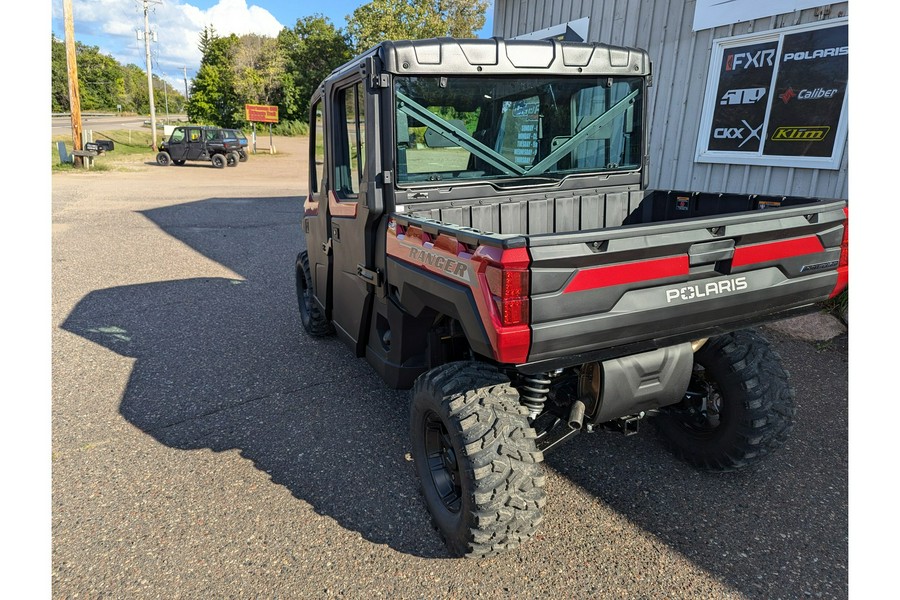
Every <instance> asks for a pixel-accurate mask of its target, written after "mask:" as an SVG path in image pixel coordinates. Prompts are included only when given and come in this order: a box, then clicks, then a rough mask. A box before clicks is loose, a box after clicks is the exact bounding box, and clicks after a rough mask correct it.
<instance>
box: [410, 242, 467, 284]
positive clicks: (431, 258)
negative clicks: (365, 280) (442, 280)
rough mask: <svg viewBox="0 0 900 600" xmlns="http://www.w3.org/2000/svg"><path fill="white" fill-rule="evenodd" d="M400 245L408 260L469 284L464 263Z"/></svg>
mask: <svg viewBox="0 0 900 600" xmlns="http://www.w3.org/2000/svg"><path fill="white" fill-rule="evenodd" d="M400 245H401V246H403V247H404V248H406V249H408V250H409V260H411V261H413V262H418V263H422V264H424V265H429V266H432V267H434V268H435V269H438V270H439V271H443V272H444V274H446V275H449V276H450V277H454V278H456V279H460V280H462V281H465V282H466V283H471V279H470V276H469V265H467V264H466V263H464V262H462V261H459V260H456V259H454V258H450V257H449V256H444V255H442V254H438V253H436V252H431V251H429V250H426V249H425V248H420V247H418V246H410V245H408V244H403V243H401V244H400Z"/></svg>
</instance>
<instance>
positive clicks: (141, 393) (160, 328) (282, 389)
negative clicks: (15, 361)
mask: <svg viewBox="0 0 900 600" xmlns="http://www.w3.org/2000/svg"><path fill="white" fill-rule="evenodd" d="M143 214H144V215H145V216H146V217H147V218H148V219H150V220H151V221H152V222H153V223H155V224H156V225H157V226H159V227H160V228H161V229H162V230H164V231H165V232H166V233H168V234H169V235H172V236H174V237H175V238H177V239H179V240H180V241H182V242H184V243H185V244H187V245H189V246H190V247H192V248H194V249H195V250H197V251H198V252H200V253H201V254H203V255H205V256H207V257H209V258H211V259H213V260H215V261H217V262H218V263H220V264H222V265H225V266H227V267H228V268H230V269H231V270H232V271H234V272H236V273H238V274H240V275H241V277H242V278H243V280H229V279H222V278H203V279H186V280H176V281H160V282H156V283H149V284H143V285H134V286H123V287H117V288H110V289H104V290H97V291H94V292H91V293H90V294H88V295H87V296H85V297H84V298H83V299H82V300H81V301H80V302H79V303H78V305H77V306H76V307H75V309H74V310H73V311H72V313H71V314H70V315H69V316H68V318H67V319H66V321H65V323H64V324H63V328H64V329H65V330H67V331H70V332H73V333H76V334H78V335H80V336H82V337H85V338H87V339H89V340H91V341H93V342H95V343H97V344H100V345H101V346H104V347H106V348H108V349H110V350H113V351H114V352H116V353H118V354H121V355H123V356H128V357H132V358H134V359H136V361H135V364H134V367H133V370H132V373H131V377H130V379H129V382H128V385H127V388H126V391H125V394H124V397H123V398H122V402H121V405H120V412H121V414H122V416H123V417H125V418H126V419H127V420H128V421H129V422H130V423H132V424H133V425H135V426H136V427H138V428H140V429H141V430H142V431H144V432H146V433H148V434H150V435H151V436H153V437H154V438H155V439H157V440H158V441H159V442H161V443H163V444H165V445H166V446H169V447H172V448H179V449H184V450H191V449H199V448H210V449H212V450H214V451H225V450H231V449H238V450H240V452H241V455H242V456H244V457H245V458H248V459H250V460H252V461H253V463H254V465H255V466H256V467H257V468H258V469H260V470H263V471H265V472H266V473H268V474H269V475H270V476H271V478H272V480H273V481H275V482H276V483H279V484H281V485H283V486H285V487H286V488H287V489H289V490H290V491H291V492H292V493H293V494H294V496H296V497H297V498H300V499H302V500H305V501H306V502H308V503H309V504H310V505H311V506H312V507H313V508H314V509H315V510H316V511H317V512H319V513H320V514H323V515H327V516H329V517H331V518H333V519H335V520H336V521H337V522H338V523H340V524H341V525H342V526H343V527H345V528H347V529H349V530H354V531H358V532H360V533H361V534H362V535H363V536H364V537H365V538H366V539H368V540H370V541H373V542H376V543H383V544H389V545H390V546H392V547H393V548H395V549H396V550H399V551H401V552H405V553H410V554H416V555H419V556H445V555H446V551H445V550H444V548H443V546H442V545H441V543H440V542H439V540H437V539H435V538H436V536H429V535H427V533H428V532H430V531H431V529H430V524H429V521H428V516H427V513H426V512H425V510H424V506H423V505H422V504H421V503H420V502H419V499H418V492H417V488H416V481H415V479H414V474H413V471H412V466H411V463H409V462H407V461H406V459H405V454H406V452H407V441H406V440H407V437H408V436H407V428H408V425H407V414H408V405H407V395H406V393H404V392H395V391H393V390H390V389H388V388H387V387H386V386H385V385H384V384H383V383H382V382H381V380H380V379H379V378H378V376H377V375H376V374H375V373H374V371H372V370H371V369H370V368H369V367H368V365H367V364H366V363H365V362H364V361H362V360H358V359H356V358H355V357H354V356H353V355H352V353H351V352H349V351H348V350H347V349H346V347H344V346H343V345H342V344H340V343H339V342H338V341H336V340H334V339H329V340H324V341H323V340H311V339H309V338H308V337H306V336H305V335H304V334H303V331H302V328H301V325H300V320H299V315H298V312H297V300H296V293H295V290H294V263H295V259H296V255H297V252H298V251H299V250H300V248H301V244H302V243H304V242H303V239H302V234H301V233H300V216H301V214H302V200H301V199H299V198H263V199H252V200H241V199H216V198H213V199H208V200H203V201H198V202H193V203H188V204H182V205H178V206H172V207H165V208H160V209H154V210H150V211H146V212H145V213H143ZM423 532H424V533H425V535H423Z"/></svg>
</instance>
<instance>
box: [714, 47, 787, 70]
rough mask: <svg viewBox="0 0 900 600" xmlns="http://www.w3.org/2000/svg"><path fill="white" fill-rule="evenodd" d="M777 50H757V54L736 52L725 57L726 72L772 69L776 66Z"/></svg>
mask: <svg viewBox="0 0 900 600" xmlns="http://www.w3.org/2000/svg"><path fill="white" fill-rule="evenodd" d="M774 58H775V50H774V49H772V50H757V51H756V52H736V53H734V54H729V55H728V56H726V57H725V70H726V71H734V70H737V69H742V68H743V69H750V68H754V69H756V68H758V67H765V66H769V67H771V66H772V65H774V60H773V59H774Z"/></svg>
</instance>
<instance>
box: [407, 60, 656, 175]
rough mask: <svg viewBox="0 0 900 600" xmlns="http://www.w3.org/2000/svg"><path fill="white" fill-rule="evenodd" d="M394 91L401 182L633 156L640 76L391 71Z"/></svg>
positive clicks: (546, 170) (551, 168) (633, 164)
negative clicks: (407, 73)
mask: <svg viewBox="0 0 900 600" xmlns="http://www.w3.org/2000/svg"><path fill="white" fill-rule="evenodd" d="M394 91H395V97H396V101H395V110H396V126H397V137H396V140H397V149H396V152H397V155H396V159H397V181H398V183H400V184H404V183H406V184H409V183H420V182H421V183H427V182H435V181H458V182H462V181H471V180H485V179H488V180H504V179H534V178H539V179H541V180H546V179H551V180H558V179H561V178H563V177H565V176H567V175H571V174H573V173H596V172H602V171H621V170H632V169H637V168H639V167H640V165H641V144H642V141H641V123H642V119H643V116H642V105H643V104H642V98H641V91H642V80H641V78H640V77H628V78H625V77H528V78H495V79H485V78H483V77H397V78H396V79H395V90H394Z"/></svg>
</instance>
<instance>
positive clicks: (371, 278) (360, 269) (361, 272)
mask: <svg viewBox="0 0 900 600" xmlns="http://www.w3.org/2000/svg"><path fill="white" fill-rule="evenodd" d="M356 274H357V275H358V276H359V278H360V279H363V280H364V281H365V282H366V283H371V284H372V285H374V286H375V287H381V271H379V270H378V269H367V268H366V267H364V266H362V265H356Z"/></svg>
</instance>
